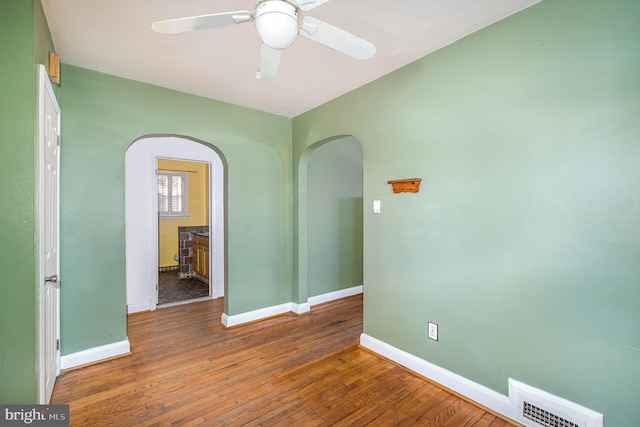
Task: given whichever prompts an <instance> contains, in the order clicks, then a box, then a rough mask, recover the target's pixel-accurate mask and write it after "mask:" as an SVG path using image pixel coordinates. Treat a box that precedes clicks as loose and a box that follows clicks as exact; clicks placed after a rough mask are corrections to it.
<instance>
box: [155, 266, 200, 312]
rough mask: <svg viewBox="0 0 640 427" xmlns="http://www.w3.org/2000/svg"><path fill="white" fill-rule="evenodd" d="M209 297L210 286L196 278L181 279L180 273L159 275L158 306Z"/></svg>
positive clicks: (170, 272)
mask: <svg viewBox="0 0 640 427" xmlns="http://www.w3.org/2000/svg"><path fill="white" fill-rule="evenodd" d="M206 296H209V285H208V284H207V283H204V282H202V281H200V280H198V279H196V278H189V279H180V278H179V277H178V271H164V272H160V273H158V305H161V304H169V303H173V302H179V301H185V300H190V299H194V298H202V297H206Z"/></svg>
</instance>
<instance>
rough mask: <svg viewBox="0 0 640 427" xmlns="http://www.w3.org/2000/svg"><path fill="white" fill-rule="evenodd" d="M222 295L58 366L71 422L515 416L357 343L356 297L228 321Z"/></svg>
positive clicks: (490, 423)
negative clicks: (119, 346) (230, 324)
mask: <svg viewBox="0 0 640 427" xmlns="http://www.w3.org/2000/svg"><path fill="white" fill-rule="evenodd" d="M222 304H223V302H222V300H221V299H219V300H209V301H202V302H195V303H192V304H187V305H180V306H175V307H167V308H163V309H159V310H157V311H155V312H147V313H141V314H134V315H131V316H129V319H128V337H129V340H130V342H131V349H132V353H133V354H132V355H131V356H127V357H122V358H119V359H115V360H111V361H108V362H105V363H100V364H96V365H93V366H88V367H85V368H82V369H76V370H71V371H67V372H64V373H62V375H61V376H60V377H59V378H58V381H57V383H56V386H55V389H54V393H53V398H52V401H51V403H52V404H69V405H70V418H71V425H72V426H92V427H93V426H124V427H127V426H200V425H202V426H305V427H306V426H416V425H419V426H452V427H454V426H455V427H459V426H476V427H504V426H515V425H516V424H509V423H507V422H505V421H504V420H502V419H500V418H498V417H496V416H495V415H493V414H491V413H489V412H486V411H485V410H483V409H481V408H478V407H477V406H475V405H473V404H471V403H469V402H466V401H464V400H462V399H460V398H458V397H456V396H454V395H452V394H450V393H448V392H447V391H445V390H443V389H441V388H439V387H437V386H435V385H433V384H431V383H429V382H428V381H425V380H424V379H423V378H420V377H417V376H415V375H412V374H411V373H409V372H407V371H406V370H404V369H403V368H401V367H398V366H397V365H395V364H393V363H391V362H389V361H387V360H385V359H383V358H380V357H378V356H376V355H374V354H372V353H370V352H368V351H365V350H363V349H360V348H359V347H358V339H359V336H360V334H361V333H362V297H361V296H355V297H349V298H345V299H342V300H338V301H334V302H332V303H329V304H325V305H322V306H316V307H314V308H313V311H312V312H311V314H307V315H303V316H295V315H293V314H291V315H284V316H280V317H276V318H273V319H268V320H265V321H262V322H257V323H253V324H249V325H244V326H238V327H234V328H229V329H226V328H225V327H224V326H222V324H221V323H220V316H221V314H222V309H223V308H222Z"/></svg>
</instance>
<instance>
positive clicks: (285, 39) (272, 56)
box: [151, 0, 376, 78]
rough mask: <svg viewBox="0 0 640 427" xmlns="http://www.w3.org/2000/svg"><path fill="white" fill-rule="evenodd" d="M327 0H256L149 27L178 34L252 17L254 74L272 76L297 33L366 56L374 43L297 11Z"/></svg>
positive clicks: (248, 19) (357, 57)
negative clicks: (250, 6) (256, 54)
mask: <svg viewBox="0 0 640 427" xmlns="http://www.w3.org/2000/svg"><path fill="white" fill-rule="evenodd" d="M328 1H329V0H257V5H256V9H255V10H254V11H252V12H250V11H248V10H239V11H235V12H225V13H215V14H211V15H200V16H190V17H186V18H177V19H168V20H166V21H158V22H154V23H153V24H152V25H151V28H152V29H153V30H154V31H156V32H158V33H163V34H177V33H184V32H188V31H195V30H202V29H207V28H215V27H222V26H225V25H232V24H242V23H244V22H250V21H255V26H256V31H257V32H258V36H259V37H260V40H261V41H262V47H261V48H260V58H259V64H260V65H259V67H258V72H257V74H256V78H267V77H273V76H274V75H276V73H277V72H278V68H279V66H280V56H281V53H282V50H283V49H286V48H288V47H289V46H291V45H292V44H293V42H294V41H295V40H296V39H297V38H298V34H300V35H302V36H304V37H307V38H309V39H311V40H313V41H316V42H318V43H320V44H323V45H325V46H328V47H330V48H332V49H335V50H337V51H339V52H342V53H344V54H346V55H349V56H351V57H353V58H356V59H369V58H371V57H372V56H373V55H375V53H376V47H375V46H374V45H373V44H372V43H371V42H368V41H367V40H364V39H361V38H360V37H357V36H355V35H353V34H351V33H349V32H347V31H344V30H342V29H340V28H338V27H334V26H333V25H330V24H327V23H326V22H323V21H320V20H319V19H316V18H313V17H311V16H304V17H301V14H300V11H301V10H302V11H308V10H311V9H314V8H316V7H318V6H320V5H322V4H324V3H327V2H328Z"/></svg>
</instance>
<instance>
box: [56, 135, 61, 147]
mask: <svg viewBox="0 0 640 427" xmlns="http://www.w3.org/2000/svg"><path fill="white" fill-rule="evenodd" d="M56 143H57V144H58V147H59V146H60V135H57V136H56Z"/></svg>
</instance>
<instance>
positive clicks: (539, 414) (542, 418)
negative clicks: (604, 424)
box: [522, 401, 580, 427]
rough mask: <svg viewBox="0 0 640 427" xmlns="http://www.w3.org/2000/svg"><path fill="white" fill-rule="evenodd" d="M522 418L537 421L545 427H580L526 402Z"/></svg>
mask: <svg viewBox="0 0 640 427" xmlns="http://www.w3.org/2000/svg"><path fill="white" fill-rule="evenodd" d="M522 416H523V417H525V418H528V419H530V420H531V421H535V422H536V423H538V424H540V425H541V426H544V427H580V426H579V425H578V424H576V423H574V422H572V421H569V420H566V419H564V418H562V417H561V416H559V415H556V414H552V413H551V412H549V411H545V410H544V409H542V408H538V407H537V406H535V405H532V404H531V403H529V402H527V401H524V405H523V408H522Z"/></svg>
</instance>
